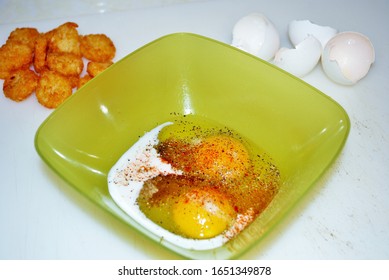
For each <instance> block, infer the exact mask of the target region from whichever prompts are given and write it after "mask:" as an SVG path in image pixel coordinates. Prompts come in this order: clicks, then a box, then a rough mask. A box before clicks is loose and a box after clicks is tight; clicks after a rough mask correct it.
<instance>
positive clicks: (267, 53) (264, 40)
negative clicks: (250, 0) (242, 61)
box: [231, 13, 280, 61]
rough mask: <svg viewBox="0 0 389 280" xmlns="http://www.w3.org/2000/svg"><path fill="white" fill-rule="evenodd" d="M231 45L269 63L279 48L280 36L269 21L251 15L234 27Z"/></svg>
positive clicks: (256, 15) (260, 15)
mask: <svg viewBox="0 0 389 280" xmlns="http://www.w3.org/2000/svg"><path fill="white" fill-rule="evenodd" d="M231 45H232V46H234V47H237V48H239V49H241V50H244V51H246V52H248V53H250V54H252V55H255V56H258V57H260V58H262V59H264V60H267V61H269V60H270V59H272V58H273V57H274V55H275V53H276V52H277V50H278V49H279V47H280V36H279V34H278V31H277V29H276V28H275V27H274V25H273V23H272V22H270V20H269V19H267V18H266V17H265V16H264V15H262V14H260V13H252V14H249V15H247V16H245V17H243V18H241V19H240V20H239V21H238V22H237V23H236V24H235V25H234V28H233V31H232V44H231Z"/></svg>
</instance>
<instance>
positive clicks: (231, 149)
mask: <svg viewBox="0 0 389 280" xmlns="http://www.w3.org/2000/svg"><path fill="white" fill-rule="evenodd" d="M194 165H195V168H196V169H197V170H198V171H199V172H200V173H202V174H204V175H206V176H208V177H209V178H211V179H216V180H230V179H235V178H239V177H241V176H243V175H244V174H245V172H246V171H247V169H248V167H249V165H250V156H249V152H248V151H247V149H246V147H245V146H244V144H243V143H242V142H240V141H239V140H237V139H235V138H233V137H228V136H225V135H217V136H210V137H208V138H206V139H204V140H203V141H202V142H201V143H200V144H199V145H198V147H197V149H196V151H195V153H194Z"/></svg>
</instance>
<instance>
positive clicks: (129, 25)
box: [0, 0, 389, 259]
mask: <svg viewBox="0 0 389 280" xmlns="http://www.w3.org/2000/svg"><path fill="white" fill-rule="evenodd" d="M250 12H261V13H263V14H265V15H266V16H267V17H268V18H269V19H271V20H272V21H273V23H274V24H275V26H276V27H277V29H278V30H279V32H280V35H281V42H282V45H283V46H286V47H290V43H289V41H288V38H287V34H286V31H287V25H288V23H289V22H290V21H291V20H294V19H309V20H311V21H313V22H315V23H317V24H320V25H329V26H331V27H334V28H337V29H338V30H339V31H358V32H361V33H363V34H365V35H367V36H368V37H369V38H370V39H371V41H372V42H373V45H374V46H375V51H376V62H375V64H374V65H373V67H372V69H371V71H370V73H369V74H368V76H367V77H366V78H364V79H363V80H361V81H360V82H359V83H358V84H357V85H355V86H351V87H346V86H340V85H337V84H334V83H333V82H331V81H330V80H329V79H328V78H326V76H325V75H324V73H323V71H322V69H321V67H320V65H318V66H317V67H316V68H315V70H314V71H313V72H312V73H310V74H309V75H307V76H306V77H304V78H303V80H305V81H306V82H308V83H309V84H311V85H313V86H314V87H316V88H318V89H319V90H321V91H322V92H324V93H325V94H327V95H329V96H331V97H332V98H333V99H335V100H336V101H337V102H338V103H340V104H341V105H342V106H343V107H344V108H345V110H346V111H347V113H348V114H349V117H350V120H351V132H350V135H349V138H348V140H347V143H346V145H345V147H344V149H343V151H342V153H341V154H340V156H339V158H338V159H337V160H336V162H335V164H334V165H333V166H332V167H331V168H330V169H329V170H328V171H327V172H326V173H325V175H324V176H323V177H322V178H321V179H320V180H319V181H318V182H317V183H316V184H315V185H314V187H313V188H312V189H311V190H310V192H309V193H308V195H306V196H305V197H304V198H303V199H302V201H300V203H299V205H298V206H297V207H296V208H294V209H293V211H292V212H291V213H290V214H289V215H288V216H287V218H286V219H285V220H283V222H282V223H281V225H279V226H278V227H277V228H276V229H275V230H274V231H273V232H272V233H271V234H270V235H269V236H267V237H266V238H265V240H263V241H262V242H261V243H260V244H258V245H257V246H255V247H254V248H253V249H252V250H250V251H249V252H247V253H246V254H244V255H243V256H242V259H389V203H388V201H389V143H388V142H389V125H388V121H389V109H388V106H389V83H388V80H389V55H388V54H389V32H388V28H387V27H388V26H389V17H388V14H389V2H387V1H385V0H373V1H355V0H354V1H352V0H347V1H338V0H328V1H321V2H320V4H319V2H315V3H312V1H309V0H295V1H288V0H284V1H265V0H263V1H261V0H257V1H249V0H246V1H245V0H243V1H241V0H239V1H238V0H237V1H222V0H214V1H193V0H192V1H184V0H181V1H179V0H170V1H168V0H166V1H163V0H161V1H157V0H154V1H152V0H150V1H134V0H133V1H125V0H111V1H108V0H106V1H94V0H71V1H48V0H35V1H28V2H27V1H24V0H18V1H11V0H8V1H7V0H1V1H0V40H1V42H2V43H4V42H5V40H6V38H7V37H8V34H9V33H10V32H11V31H12V30H13V29H14V28H15V27H26V26H30V27H36V28H38V29H39V30H41V31H47V30H50V29H52V28H54V27H56V26H57V25H59V24H61V23H63V22H64V21H74V22H77V23H78V24H79V26H80V27H79V31H80V33H84V34H87V33H106V34H107V35H108V36H110V37H111V38H112V39H113V41H114V42H115V44H116V46H117V55H116V58H115V60H119V59H120V58H122V57H123V56H125V55H126V54H128V53H130V52H132V51H133V50H135V49H136V48H138V47H140V46H142V45H144V44H145V43H148V42H149V41H152V40H154V39H156V38H158V37H160V36H162V35H165V34H168V33H173V32H177V31H187V32H193V33H198V34H201V35H204V36H208V37H211V38H214V39H217V40H220V41H223V42H226V43H230V42H231V31H232V27H233V25H234V24H235V22H236V21H237V20H238V19H239V18H241V17H242V16H244V15H246V14H248V13H250ZM0 63H1V62H0ZM0 83H1V84H2V82H0ZM51 112H52V111H51V110H48V109H45V108H43V107H42V106H40V105H39V104H38V103H37V101H36V99H35V97H30V98H29V99H27V100H25V101H23V102H21V103H16V102H12V101H10V100H9V99H7V98H5V97H4V95H3V94H1V95H0V131H1V136H0V175H1V178H2V183H1V184H0V259H179V258H180V257H179V256H177V255H176V254H174V253H171V252H169V251H167V250H165V249H164V248H161V247H159V246H157V245H156V244H154V243H153V242H152V241H150V240H148V239H147V238H145V237H143V236H141V235H140V234H138V233H137V232H135V231H133V230H131V229H130V228H129V227H128V226H126V225H124V224H122V223H121V222H119V221H117V220H116V219H114V218H112V217H111V215H109V214H107V213H105V212H104V211H103V210H101V209H100V208H98V207H97V206H96V205H94V204H92V203H91V202H90V201H89V200H87V199H85V198H84V197H83V196H81V195H80V194H79V193H78V192H76V191H75V190H74V189H73V188H71V187H70V186H69V185H67V184H66V183H65V182H64V181H63V180H61V179H60V178H59V177H58V176H57V175H55V174H54V173H53V172H52V171H51V170H50V169H49V168H48V167H47V166H46V165H45V164H44V163H43V161H42V160H41V159H40V158H39V156H38V154H37V153H36V151H35V149H34V136H35V132H36V130H37V128H38V127H39V125H40V124H41V123H42V121H43V120H44V119H45V118H46V117H47V116H48V115H49V114H50V113H51Z"/></svg>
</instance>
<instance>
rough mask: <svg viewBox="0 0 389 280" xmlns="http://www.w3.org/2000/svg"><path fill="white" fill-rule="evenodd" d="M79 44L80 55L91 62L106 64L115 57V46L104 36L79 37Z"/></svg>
mask: <svg viewBox="0 0 389 280" xmlns="http://www.w3.org/2000/svg"><path fill="white" fill-rule="evenodd" d="M80 43H81V45H80V46H81V53H82V55H83V56H85V57H86V58H87V59H89V60H91V61H97V62H108V61H111V60H112V59H113V58H114V57H115V53H116V48H115V45H114V44H113V42H112V41H111V39H110V38H109V37H108V36H106V35H105V34H90V35H85V36H81V37H80Z"/></svg>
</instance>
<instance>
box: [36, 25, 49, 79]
mask: <svg viewBox="0 0 389 280" xmlns="http://www.w3.org/2000/svg"><path fill="white" fill-rule="evenodd" d="M51 37H52V32H47V33H42V34H40V35H39V37H38V38H37V39H36V42H35V49H34V61H33V65H34V69H35V71H36V72H38V73H41V72H43V71H45V70H47V64H46V57H47V51H48V47H49V40H50V38H51Z"/></svg>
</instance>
